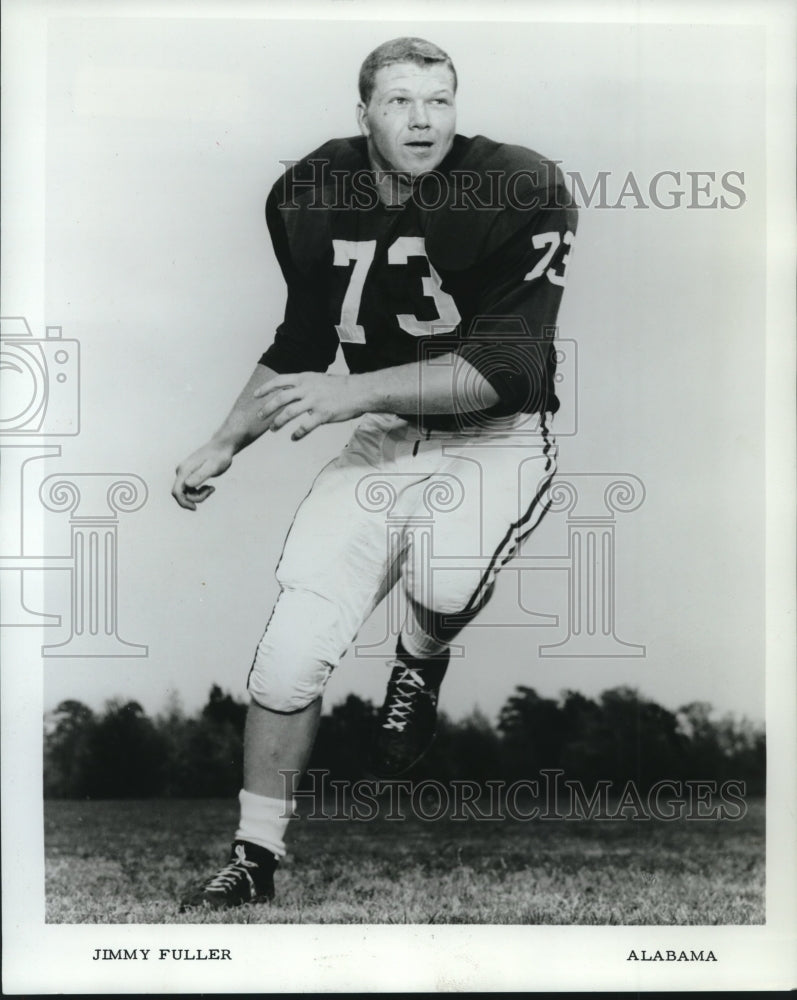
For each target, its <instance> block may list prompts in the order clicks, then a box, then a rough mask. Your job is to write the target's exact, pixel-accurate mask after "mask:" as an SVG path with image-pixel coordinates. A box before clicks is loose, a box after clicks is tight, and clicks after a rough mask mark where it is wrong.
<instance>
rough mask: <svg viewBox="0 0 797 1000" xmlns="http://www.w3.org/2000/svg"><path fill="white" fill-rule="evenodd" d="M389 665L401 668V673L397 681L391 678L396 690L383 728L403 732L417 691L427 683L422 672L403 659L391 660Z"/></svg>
mask: <svg viewBox="0 0 797 1000" xmlns="http://www.w3.org/2000/svg"><path fill="white" fill-rule="evenodd" d="M387 665H388V666H389V667H392V668H393V669H394V670H395V669H396V668H401V673H400V674H399V676H398V677H397V679H396V680H395V681H393V680H391V687H393V689H394V690H393V691H392V694H391V698H392V700H391V703H390V707H389V708H388V711H387V720H386V721H385V722H383V723H382V728H383V729H395V730H396V731H397V732H399V733H403V732H404V729H405V727H406V725H407V723H408V722H409V716H410V714H411V712H412V702H413V699H414V697H415V695H416V694H417V692H418V691H422V690H423V689H424V688H425V687H426V685H425V684H424V680H423V677H422V676H421V674H420V673H419V672H418V671H417V670H413V669H412V667H408V666H407V665H406V664H405V663H402V662H401V660H390V661H389V662H388V664H387Z"/></svg>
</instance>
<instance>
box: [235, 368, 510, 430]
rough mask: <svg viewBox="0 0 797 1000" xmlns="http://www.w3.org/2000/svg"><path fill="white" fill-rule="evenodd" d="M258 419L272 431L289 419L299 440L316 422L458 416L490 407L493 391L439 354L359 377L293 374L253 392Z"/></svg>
mask: <svg viewBox="0 0 797 1000" xmlns="http://www.w3.org/2000/svg"><path fill="white" fill-rule="evenodd" d="M255 396H256V397H257V398H258V399H259V400H260V401H261V403H262V406H261V407H260V417H261V418H262V420H263V421H264V422H265V421H267V422H268V425H269V426H270V427H271V429H272V430H274V431H276V430H279V429H280V427H284V426H285V424H287V423H289V422H290V421H291V420H295V421H296V423H295V425H294V426H293V429H292V432H291V437H292V438H293V440H294V441H298V440H299V439H300V438H303V437H304V436H305V435H307V434H309V433H310V431H312V430H313V429H314V428H316V427H318V426H320V425H321V424H329V423H336V422H339V421H341V420H350V419H352V417H359V416H361V415H362V414H363V413H422V414H423V413H428V414H432V413H463V412H469V411H473V410H483V409H489V408H490V407H492V406H494V405H495V403H497V402H498V400H499V396H498V393H497V392H496V391H495V390H494V389H493V388H492V386H491V385H490V383H489V382H488V381H487V379H486V378H485V377H484V376H483V375H481V374H480V373H479V372H478V371H477V370H476V369H475V368H474V367H473V366H472V365H471V364H470V363H469V362H468V361H466V360H464V359H462V358H455V357H454V356H453V355H444V356H443V357H442V358H437V359H436V361H435V363H434V364H430V363H429V362H428V361H421V362H415V363H411V364H406V365H397V366H395V367H393V368H382V369H380V370H379V371H375V372H367V373H364V374H361V375H320V374H318V373H316V372H298V373H295V374H292V375H279V376H277V377H276V378H274V379H273V380H271V381H270V382H268V383H267V384H266V385H264V386H262V387H260V388H259V389H256V390H255Z"/></svg>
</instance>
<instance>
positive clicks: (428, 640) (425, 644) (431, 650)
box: [401, 628, 448, 660]
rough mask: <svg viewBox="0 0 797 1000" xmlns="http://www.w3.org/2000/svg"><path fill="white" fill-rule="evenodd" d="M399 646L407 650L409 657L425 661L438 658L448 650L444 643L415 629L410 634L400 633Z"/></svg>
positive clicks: (421, 630)
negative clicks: (432, 657)
mask: <svg viewBox="0 0 797 1000" xmlns="http://www.w3.org/2000/svg"><path fill="white" fill-rule="evenodd" d="M401 645H402V646H403V647H404V648H405V649H406V650H407V652H408V653H409V654H410V656H415V657H417V658H418V659H421V660H425V659H427V658H428V657H430V656H439V655H440V654H441V653H444V652H445V651H446V650H447V649H448V645H447V644H446V643H444V642H438V641H437V639H433V638H432V636H430V635H427V634H426V632H424V631H423V629H420V628H415V629H414V630H413V631H412V632H402V633H401Z"/></svg>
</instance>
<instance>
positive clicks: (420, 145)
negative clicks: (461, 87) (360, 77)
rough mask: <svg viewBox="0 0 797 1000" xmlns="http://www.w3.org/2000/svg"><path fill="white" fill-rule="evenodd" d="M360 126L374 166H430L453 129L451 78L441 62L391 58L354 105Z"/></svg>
mask: <svg viewBox="0 0 797 1000" xmlns="http://www.w3.org/2000/svg"><path fill="white" fill-rule="evenodd" d="M357 121H358V122H359V125H360V131H361V132H362V134H363V135H364V136H367V138H368V151H369V153H370V156H371V161H372V163H373V165H374V167H376V168H377V169H378V170H400V171H406V172H407V173H410V174H411V175H412V176H413V177H415V176H416V175H417V174H422V173H425V172H427V171H429V170H434V169H435V167H437V165H438V164H439V163H440V161H441V160H442V159H443V157H444V156H445V155H446V153H447V152H448V151H449V149H451V144H452V143H453V141H454V133H455V131H456V106H455V103H454V77H453V74H452V73H451V70H450V69H448V67H447V66H443V65H437V64H433V65H431V66H416V65H415V63H394V64H393V65H392V66H383V67H382V68H381V69H380V70H378V71H377V73H376V76H375V78H374V92H373V94H372V95H371V100H370V101H369V102H368V105H367V106H366V105H364V104H363V103H362V102H360V104H358V105H357Z"/></svg>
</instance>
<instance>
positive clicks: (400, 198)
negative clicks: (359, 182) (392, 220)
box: [371, 163, 412, 206]
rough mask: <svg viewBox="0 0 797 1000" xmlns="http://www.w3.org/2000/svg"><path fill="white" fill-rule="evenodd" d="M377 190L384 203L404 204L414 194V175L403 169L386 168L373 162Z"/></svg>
mask: <svg viewBox="0 0 797 1000" xmlns="http://www.w3.org/2000/svg"><path fill="white" fill-rule="evenodd" d="M371 168H372V169H373V171H374V178H375V180H376V190H377V193H378V194H379V200H380V201H381V202H382V204H383V205H390V206H395V205H403V204H404V203H405V202H406V201H407V200H408V199H409V197H410V195H411V194H412V177H411V176H410V175H409V174H407V173H404V172H402V171H397V170H384V169H382V168H380V167H378V166H375V165H374V164H373V163H372V164H371Z"/></svg>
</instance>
